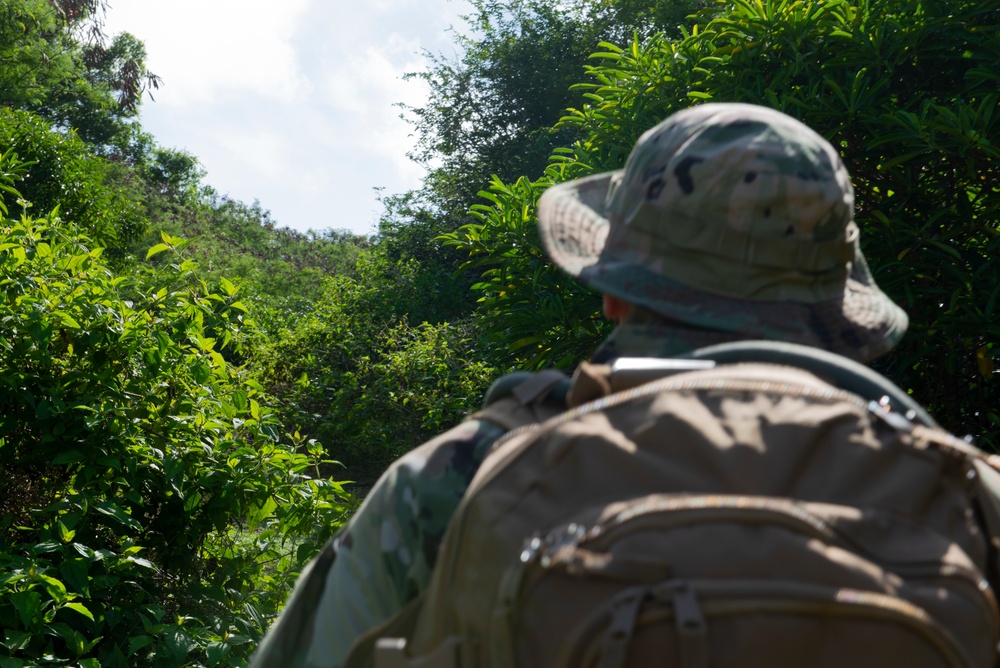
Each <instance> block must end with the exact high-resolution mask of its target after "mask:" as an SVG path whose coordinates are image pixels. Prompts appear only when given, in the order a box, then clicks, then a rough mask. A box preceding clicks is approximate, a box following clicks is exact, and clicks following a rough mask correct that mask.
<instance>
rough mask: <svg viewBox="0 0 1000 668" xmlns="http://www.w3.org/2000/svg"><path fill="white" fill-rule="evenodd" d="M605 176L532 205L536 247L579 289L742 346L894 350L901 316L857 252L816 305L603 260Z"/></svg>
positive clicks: (858, 353) (609, 176) (860, 356)
mask: <svg viewBox="0 0 1000 668" xmlns="http://www.w3.org/2000/svg"><path fill="white" fill-rule="evenodd" d="M619 173H620V172H606V173H602V174H596V175H593V176H589V177H585V178H582V179H578V180H576V181H569V182H567V183H562V184H558V185H555V186H553V187H552V188H550V189H549V190H547V191H546V192H545V193H544V194H543V195H542V198H541V201H540V202H539V205H538V225H539V233H540V236H541V239H542V243H543V244H544V246H545V249H546V251H548V253H549V256H550V257H551V258H552V260H553V261H554V262H555V263H556V264H557V265H558V266H559V267H561V268H562V269H563V270H564V271H566V272H567V273H569V274H570V275H571V276H574V277H576V278H577V279H579V280H580V282H582V283H584V284H585V285H588V286H590V287H592V288H594V289H595V290H598V291H600V292H604V293H608V294H611V295H614V296H615V297H618V298H620V299H623V300H625V301H627V302H629V303H632V304H635V305H637V306H642V307H645V308H647V309H649V310H650V311H653V312H655V313H658V314H660V315H662V316H665V317H666V318H670V319H673V320H676V321H678V322H681V323H684V324H686V325H688V326H693V327H700V328H704V329H709V330H715V331H722V332H731V333H733V334H736V335H738V336H739V337H741V338H746V339H768V340H774V341H789V342H792V343H799V344H803V345H810V346H814V347H817V348H822V349H825V350H829V351H830V352H833V353H837V354H840V355H844V356H845V357H849V358H851V359H854V360H858V361H861V362H865V361H869V360H872V359H874V358H876V357H878V356H879V355H882V354H883V353H885V352H888V351H889V350H890V349H892V347H893V346H895V345H896V344H897V343H898V342H899V340H900V339H901V338H902V337H903V335H904V334H905V332H906V328H907V325H908V323H909V320H908V317H907V315H906V313H905V312H904V311H903V310H902V309H901V308H899V307H898V306H897V305H896V304H895V303H894V302H893V301H892V300H891V299H889V298H888V297H887V296H886V295H885V293H883V292H882V291H881V290H880V289H879V287H878V286H877V285H876V283H875V281H874V279H873V278H872V276H871V272H870V271H869V269H868V265H867V262H866V261H865V258H864V256H863V255H862V253H861V250H860V247H856V252H855V259H854V262H853V263H852V264H851V271H850V274H849V276H848V278H847V280H846V282H845V285H844V290H843V292H842V294H841V295H838V296H836V297H835V298H831V299H825V300H821V301H815V302H801V301H765V300H751V299H745V298H736V297H732V296H726V295H721V294H716V293H712V292H707V291H705V290H701V289H698V288H694V287H691V286H689V285H685V284H684V283H682V282H680V281H677V280H674V279H672V278H669V277H667V276H664V275H662V274H659V273H656V272H654V271H651V270H650V269H648V268H646V267H644V266H640V265H637V264H634V263H631V262H628V261H620V260H618V259H615V258H610V257H606V256H605V255H604V254H603V251H604V247H605V243H606V241H607V238H608V233H609V230H610V224H609V221H608V218H607V212H606V208H605V202H606V201H607V199H608V197H607V195H608V190H609V188H610V187H611V185H612V182H613V179H614V178H615V177H616V175H617V174H619Z"/></svg>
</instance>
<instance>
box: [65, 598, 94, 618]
mask: <svg viewBox="0 0 1000 668" xmlns="http://www.w3.org/2000/svg"><path fill="white" fill-rule="evenodd" d="M63 607H64V608H68V609H70V610H74V611H76V612H79V613H80V614H81V615H83V616H84V617H86V618H87V619H89V620H90V621H94V614H93V613H92V612H90V610H89V609H88V608H87V606H85V605H84V604H83V603H75V602H74V603H67V604H66V605H64V606H63Z"/></svg>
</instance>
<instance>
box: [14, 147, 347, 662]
mask: <svg viewBox="0 0 1000 668" xmlns="http://www.w3.org/2000/svg"><path fill="white" fill-rule="evenodd" d="M5 162H6V159H5ZM2 172H3V174H5V175H6V176H5V182H4V183H3V185H4V186H5V189H6V188H9V187H10V179H11V177H12V175H13V173H14V172H13V170H11V169H9V168H8V169H4V170H2ZM75 232H76V230H74V229H73V228H72V226H71V225H70V224H69V223H67V222H63V221H59V220H57V219H56V218H51V219H49V220H43V219H32V218H30V217H28V216H23V217H22V218H21V219H20V220H4V221H3V222H2V223H0V285H2V288H3V292H2V294H3V297H2V300H3V301H2V303H0V304H2V305H0V327H2V336H0V506H2V507H0V628H2V629H3V631H4V636H3V640H2V641H0V665H2V666H3V667H4V668H19V667H20V666H26V665H48V664H67V663H68V664H72V665H79V666H84V667H85V668H97V667H98V666H121V667H124V666H129V665H148V666H217V665H218V666H235V665H242V664H243V663H245V661H246V658H247V656H248V655H249V652H250V650H252V648H253V643H252V642H251V641H252V640H253V639H255V638H257V637H259V635H260V634H261V633H262V632H263V630H264V628H265V627H266V625H267V619H268V618H269V617H270V616H271V615H273V614H275V612H276V611H277V609H278V608H279V606H280V605H281V604H282V603H283V601H284V599H285V597H286V596H287V590H288V586H289V584H290V580H291V578H293V577H294V574H295V571H296V570H298V568H299V566H300V565H301V564H303V563H304V561H305V560H306V559H308V558H309V557H310V556H312V554H313V553H314V552H315V550H316V546H318V545H321V544H322V542H323V541H324V540H325V539H326V538H327V537H328V536H329V535H330V534H331V532H332V531H333V530H334V529H335V528H336V527H337V526H338V524H339V523H340V522H341V521H342V518H343V515H344V513H345V512H346V510H347V509H348V500H347V497H346V495H345V494H344V493H343V492H342V490H341V488H340V485H339V484H337V483H335V482H329V481H325V480H321V479H317V478H315V477H313V475H314V474H315V472H316V470H317V467H318V465H319V464H320V462H321V448H320V447H319V446H318V445H317V444H316V443H315V442H312V441H304V440H303V439H301V438H300V437H298V436H297V435H292V436H291V437H288V436H285V435H283V434H282V431H283V430H282V426H281V423H280V422H279V420H278V419H277V418H276V416H275V413H274V411H273V410H272V409H271V408H270V407H269V405H270V399H269V397H268V396H267V395H266V394H265V393H264V392H263V388H262V387H261V386H260V385H258V384H257V383H255V382H254V381H253V380H251V379H250V378H249V377H248V374H247V372H246V371H245V370H244V369H241V368H238V367H235V366H233V365H232V364H230V363H228V362H227V361H226V359H225V357H224V356H223V354H222V353H224V352H227V351H230V350H235V351H239V350H240V349H241V347H242V345H243V343H244V342H245V341H246V339H247V336H248V335H249V334H250V333H252V330H253V324H252V322H251V321H250V319H249V317H248V314H247V313H246V309H245V307H244V306H243V305H242V304H241V303H240V301H239V300H238V298H237V296H236V289H235V287H234V286H233V285H232V284H231V283H229V282H228V281H224V280H223V281H221V288H220V290H219V291H216V290H213V289H210V288H209V287H208V286H207V285H206V284H205V283H203V282H200V281H197V280H195V279H194V276H193V274H192V272H193V271H194V269H195V268H196V265H195V264H194V263H192V262H190V261H184V262H181V263H180V264H179V265H168V266H164V267H162V268H160V269H158V270H156V272H155V273H151V274H149V275H146V276H142V277H141V279H142V280H128V279H124V278H121V277H116V276H114V275H113V274H112V272H111V271H109V270H108V268H107V267H106V266H105V265H104V264H103V262H102V259H101V252H100V249H99V248H95V247H92V246H91V244H90V242H89V241H88V240H87V238H86V237H84V236H78V235H77V234H75ZM183 243H184V242H181V241H180V240H179V239H175V238H171V237H165V238H164V241H163V243H162V244H160V245H159V246H158V247H155V248H154V249H151V252H154V253H158V252H167V253H173V252H175V251H176V249H178V248H179V247H180V246H182V245H183Z"/></svg>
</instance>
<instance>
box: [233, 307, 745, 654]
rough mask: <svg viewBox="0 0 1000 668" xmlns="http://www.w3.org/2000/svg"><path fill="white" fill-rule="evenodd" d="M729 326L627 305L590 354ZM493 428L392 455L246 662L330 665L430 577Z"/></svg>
mask: <svg viewBox="0 0 1000 668" xmlns="http://www.w3.org/2000/svg"><path fill="white" fill-rule="evenodd" d="M734 338H735V337H733V336H732V335H731V334H726V333H724V332H723V333H720V332H712V331H708V330H698V329H694V328H687V327H678V326H676V325H674V324H671V323H668V322H665V321H664V320H663V319H662V318H661V317H659V316H657V315H655V314H652V313H650V312H648V311H643V310H641V309H640V310H637V311H635V312H633V314H632V315H631V316H629V318H628V319H627V320H626V321H625V322H624V323H623V324H621V325H620V326H618V327H617V328H616V329H615V330H614V332H612V334H611V336H609V337H608V339H607V341H605V342H604V344H603V345H601V347H600V348H598V350H597V352H596V353H595V354H594V357H593V361H594V362H597V363H605V362H608V361H610V360H611V359H613V358H615V357H618V356H622V355H624V356H631V357H671V356H676V355H680V354H682V353H685V352H688V351H690V350H693V349H695V348H701V347H705V346H708V345H712V344H715V343H724V342H726V341H731V340H734ZM502 433H503V430H502V429H501V428H500V427H498V426H496V425H494V424H491V423H488V422H484V421H480V420H467V421H465V422H463V423H461V424H459V425H458V426H457V427H455V428H454V429H451V430H450V431H447V432H445V433H444V434H442V435H440V436H438V437H436V438H434V439H433V440H431V441H428V442H427V443H425V444H424V445H422V446H420V447H419V448H417V449H416V450H413V451H412V452H410V453H408V454H406V455H405V456H404V457H402V458H400V459H399V460H398V461H396V462H395V463H394V464H393V465H392V466H391V467H390V468H389V470H388V471H386V473H385V474H384V475H383V476H382V478H381V479H380V480H379V482H378V483H377V484H376V485H375V487H374V488H373V489H372V490H371V492H370V493H369V495H368V497H367V498H366V499H365V502H364V504H363V505H362V506H361V508H360V509H359V510H358V511H357V513H356V514H355V515H354V517H353V518H352V519H351V521H350V523H349V524H348V525H347V527H346V528H345V529H344V530H343V531H342V532H341V533H340V534H339V535H338V536H337V537H336V538H335V539H334V540H333V541H331V543H330V544H328V545H327V546H326V547H325V548H324V549H323V551H322V552H321V553H320V555H319V556H318V557H317V558H316V559H315V560H314V561H313V562H312V563H311V564H310V565H309V566H308V567H307V569H306V570H305V571H304V572H303V573H302V575H301V576H300V578H299V581H298V583H297V584H296V587H295V591H294V592H293V594H292V596H291V598H289V601H288V603H287V605H286V606H285V609H284V610H283V611H282V613H281V616H280V617H279V619H278V621H277V622H276V623H275V624H274V626H273V627H272V628H271V631H270V632H269V633H268V635H267V637H266V638H265V639H264V641H263V642H262V643H261V645H260V647H259V648H258V650H257V654H256V655H255V656H254V658H253V661H252V662H251V664H250V665H251V667H252V668H279V667H281V668H339V667H340V666H341V664H342V661H343V659H344V658H345V656H346V655H347V652H348V650H349V649H350V647H351V644H352V643H353V642H354V640H355V639H357V638H358V637H359V636H361V635H362V634H363V633H365V632H366V631H368V630H369V629H372V628H374V627H376V626H378V625H380V624H382V623H383V622H385V621H386V620H388V619H389V618H390V617H391V616H393V615H394V614H395V613H397V612H399V611H400V610H402V608H403V607H404V606H405V605H406V604H407V603H409V602H410V601H411V600H413V599H414V598H416V597H417V596H418V595H419V594H420V593H421V592H422V591H423V590H424V589H425V588H426V586H427V584H428V582H429V581H430V574H431V570H432V569H433V568H434V563H435V562H436V560H437V552H438V547H439V545H440V543H441V539H442V537H443V536H444V532H445V529H446V528H447V526H448V522H449V520H450V519H451V516H452V513H454V511H455V508H456V507H457V506H458V502H459V501H460V500H461V498H462V495H463V494H465V490H466V489H467V488H468V486H469V482H470V481H471V480H472V477H473V476H474V475H475V473H476V470H477V469H478V468H479V465H480V464H482V462H483V459H484V458H485V457H486V455H487V454H488V453H489V448H490V445H491V444H492V443H493V442H494V441H495V440H496V439H497V438H498V437H500V436H501V435H502Z"/></svg>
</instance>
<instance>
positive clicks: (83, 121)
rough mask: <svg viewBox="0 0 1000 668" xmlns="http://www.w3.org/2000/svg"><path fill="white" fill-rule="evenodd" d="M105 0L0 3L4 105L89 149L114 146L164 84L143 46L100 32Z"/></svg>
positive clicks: (7, 0) (0, 71)
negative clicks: (72, 134) (148, 95)
mask: <svg viewBox="0 0 1000 668" xmlns="http://www.w3.org/2000/svg"><path fill="white" fill-rule="evenodd" d="M105 9H106V3H105V2H103V0H51V1H49V0H4V2H3V3H0V106H8V107H13V108H16V109H22V110H29V111H34V112H36V113H38V114H39V115H41V116H42V117H44V118H45V119H46V120H48V121H49V122H50V123H52V124H54V125H57V126H59V127H61V128H63V129H70V128H73V129H75V130H76V131H77V132H78V133H79V135H80V136H81V137H82V138H83V139H84V140H85V141H86V142H88V143H90V144H92V145H95V146H104V145H107V144H111V143H113V142H114V140H115V139H116V137H117V136H118V135H119V134H121V133H122V132H123V131H125V130H126V128H127V127H128V119H129V118H131V117H132V116H134V115H135V114H136V113H137V112H138V104H139V102H140V100H141V98H142V94H143V92H144V91H145V90H147V89H149V88H156V87H158V86H159V83H160V80H159V78H158V77H156V76H155V75H153V74H151V73H149V72H148V71H147V70H146V66H145V58H146V52H145V48H144V47H143V45H142V43H141V42H139V41H138V40H137V39H135V38H134V37H132V36H131V35H128V34H127V33H125V34H121V35H118V36H116V37H115V38H114V39H112V40H109V39H108V38H107V36H106V35H105V34H104V33H103V30H102V27H103V16H104V10H105Z"/></svg>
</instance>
